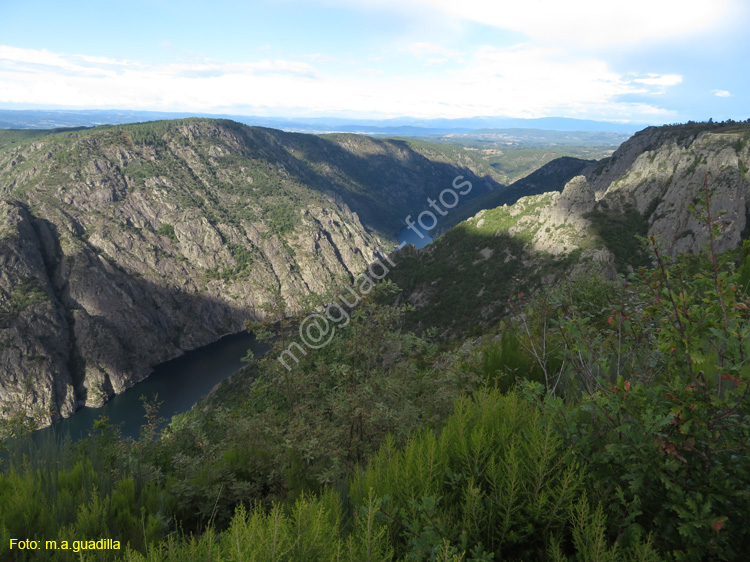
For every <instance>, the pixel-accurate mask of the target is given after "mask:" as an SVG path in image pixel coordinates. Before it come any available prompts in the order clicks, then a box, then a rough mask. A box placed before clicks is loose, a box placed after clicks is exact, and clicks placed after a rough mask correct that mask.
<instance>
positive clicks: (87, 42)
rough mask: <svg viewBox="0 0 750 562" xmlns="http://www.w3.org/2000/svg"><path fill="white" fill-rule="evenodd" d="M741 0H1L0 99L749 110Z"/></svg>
mask: <svg viewBox="0 0 750 562" xmlns="http://www.w3.org/2000/svg"><path fill="white" fill-rule="evenodd" d="M748 24H750V2H748V1H747V0H630V1H629V2H627V3H623V2H611V1H609V0H567V1H564V2H563V1H560V0H525V1H524V2H519V1H518V0H513V1H512V2H511V1H506V0H495V1H488V0H308V1H302V0H255V1H252V2H240V1H236V0H214V1H212V2H197V1H193V0H187V1H180V2H175V1H171V0H150V1H140V0H133V1H129V2H120V1H113V2H108V3H102V2H85V1H76V0H72V1H66V2H59V1H52V0H39V1H34V0H24V1H18V0H0V108H5V109H14V108H18V109H26V108H68V109H99V108H108V109H135V110H158V111H196V112H204V113H234V114H245V115H265V116H285V117H295V116H341V117H363V118H364V117H367V118H389V117H398V116H414V117H420V118H435V117H448V118H455V117H470V116H509V117H547V116H562V117H576V118H586V119H599V120H610V121H628V122H634V123H654V124H659V123H672V122H681V121H686V120H689V119H694V120H705V119H708V118H709V117H711V118H713V119H714V120H724V119H727V118H732V119H738V120H739V119H742V120H744V119H747V118H750V96H749V94H748V92H749V91H750V90H749V88H748V86H750V74H749V73H748V64H747V62H746V61H747V60H750V39H748V36H749V35H750V34H748V33H747V31H746V30H747V28H748Z"/></svg>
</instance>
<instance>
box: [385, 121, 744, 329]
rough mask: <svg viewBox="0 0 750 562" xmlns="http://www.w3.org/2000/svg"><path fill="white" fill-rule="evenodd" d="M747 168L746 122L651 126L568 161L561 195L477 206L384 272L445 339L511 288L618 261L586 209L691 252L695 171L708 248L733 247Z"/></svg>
mask: <svg viewBox="0 0 750 562" xmlns="http://www.w3.org/2000/svg"><path fill="white" fill-rule="evenodd" d="M749 169H750V124H747V123H742V124H726V125H724V124H722V125H713V124H688V125H684V126H670V127H660V128H655V127H651V128H648V129H645V130H644V131H641V132H640V133H638V134H636V135H635V136H634V137H632V138H631V139H630V140H628V141H627V142H625V143H623V145H622V146H621V147H620V148H619V149H618V150H617V151H616V152H615V154H614V155H613V156H612V157H610V158H608V159H605V160H603V161H601V162H599V163H597V164H595V165H590V166H587V167H583V168H582V169H580V171H579V172H578V173H579V175H577V176H576V177H573V178H572V179H571V180H570V181H568V182H567V183H566V184H565V187H564V188H563V190H562V193H557V192H550V193H545V194H541V195H534V196H529V197H522V198H520V199H518V200H517V202H515V203H514V204H512V205H503V206H501V207H497V208H494V209H489V210H483V211H480V212H479V213H477V214H476V215H475V216H473V217H472V218H470V219H468V220H466V221H464V222H462V223H461V224H459V225H458V226H457V227H456V228H454V229H452V230H449V231H448V232H446V233H445V234H444V235H443V236H441V237H440V238H438V239H437V240H436V241H435V242H434V243H433V244H431V245H429V246H427V247H426V248H424V249H423V250H414V249H413V248H408V249H405V250H402V251H401V252H400V253H399V254H398V255H397V257H396V260H397V261H398V267H396V268H395V270H394V273H393V278H394V280H395V281H396V283H402V285H403V287H404V289H405V290H406V294H405V295H404V297H403V298H405V299H406V300H408V301H410V302H412V303H413V304H414V305H415V307H416V310H415V311H414V312H413V313H412V315H411V317H410V318H411V321H412V322H413V325H414V326H415V327H425V328H426V327H430V326H435V327H437V328H438V329H439V330H440V333H442V334H443V335H444V336H445V337H452V336H458V335H465V333H466V331H467V330H470V329H474V328H475V325H476V324H484V326H485V327H489V326H490V325H492V323H493V322H495V321H497V320H498V319H499V318H500V317H501V316H503V315H504V314H506V313H509V312H510V310H511V309H510V307H509V304H508V303H509V302H510V301H511V300H512V298H513V296H514V294H518V292H527V293H528V292H529V291H530V290H534V289H538V288H540V287H543V286H544V285H547V284H551V283H555V282H556V281H557V280H559V279H561V278H566V277H570V276H575V275H579V274H582V275H591V274H592V273H594V272H599V273H601V274H603V275H605V276H606V277H609V278H612V277H613V276H614V275H615V274H616V269H615V266H616V265H617V266H618V267H620V268H621V270H622V266H623V265H625V266H627V265H630V264H628V263H627V262H626V263H623V256H622V253H620V254H616V253H615V252H614V251H613V248H614V246H613V248H609V247H607V246H606V245H605V244H604V243H603V237H600V236H599V235H598V234H597V229H596V228H595V224H594V223H593V222H592V220H591V218H589V217H592V215H591V214H590V213H592V212H599V213H601V215H602V216H604V221H606V220H607V219H608V218H612V220H613V221H621V224H618V225H617V226H618V227H620V226H622V224H624V225H625V226H626V227H629V226H630V225H629V224H628V220H630V219H634V220H633V221H632V222H633V223H634V224H633V225H632V226H633V228H634V229H642V232H640V233H641V234H644V235H650V234H653V235H655V236H656V237H657V239H658V240H659V242H660V244H661V245H662V246H663V247H664V248H665V250H666V252H667V253H668V254H671V255H673V256H675V255H677V254H679V253H681V252H693V253H695V252H699V251H700V250H701V249H702V248H703V247H704V244H705V242H706V240H707V237H708V233H707V231H706V229H705V227H704V226H703V225H701V224H700V223H699V221H698V220H697V219H696V218H694V217H693V215H692V214H691V211H690V207H691V205H692V204H693V202H694V200H696V199H697V198H699V196H700V195H701V193H700V192H701V191H702V189H703V182H704V177H705V176H706V174H708V178H709V180H708V183H709V187H710V188H711V189H712V191H713V194H712V198H711V206H712V214H713V215H714V216H716V217H720V219H719V220H720V223H721V226H722V230H723V234H722V236H721V237H720V238H719V239H718V240H717V249H718V250H719V251H723V250H726V249H729V248H734V247H736V246H737V245H738V244H739V243H740V241H741V238H742V236H743V233H744V236H745V237H746V238H747V237H748V234H749V233H750V226H749V225H748V215H749V214H750V178H748V170H749ZM721 211H724V213H723V214H720V212H721ZM595 214H596V213H595ZM625 219H627V220H625ZM600 232H601V231H600ZM619 234H621V235H622V236H625V237H629V240H626V242H625V244H626V245H630V244H632V246H633V247H637V245H638V241H637V240H636V238H635V236H634V233H633V232H628V231H627V228H624V229H623V230H621V231H620V232H619ZM464 295H472V298H465V297H464ZM454 301H455V302H457V303H458V304H456V305H455V306H454ZM436 309H438V310H440V311H441V314H439V315H438V314H435V313H434V312H433V311H434V310H436ZM465 318H471V319H472V320H471V323H467V322H466V321H465Z"/></svg>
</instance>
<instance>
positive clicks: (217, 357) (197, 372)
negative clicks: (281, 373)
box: [33, 332, 268, 441]
mask: <svg viewBox="0 0 750 562" xmlns="http://www.w3.org/2000/svg"><path fill="white" fill-rule="evenodd" d="M267 349H268V345H267V344H265V343H263V342H258V341H256V340H255V336H254V335H252V334H250V333H249V332H240V333H238V334H232V335H229V336H224V337H223V338H221V339H220V340H218V341H216V342H214V343H212V344H209V345H206V346H204V347H200V348H198V349H194V350H192V351H188V352H187V353H185V354H184V355H181V356H179V357H177V358H175V359H172V360H171V361H167V362H166V363H162V364H161V365H157V366H156V367H155V368H154V370H153V372H152V374H151V375H150V376H149V377H148V378H147V379H145V380H144V381H142V382H139V383H138V384H136V385H135V386H134V387H132V388H130V389H128V390H126V391H125V392H123V393H122V394H118V395H117V396H114V397H113V398H112V399H111V400H110V401H109V402H108V403H107V404H105V405H104V406H102V407H99V408H90V407H85V408H81V409H80V410H78V411H77V412H76V413H75V414H73V415H72V416H71V417H69V418H65V419H64V420H62V421H61V422H59V423H56V424H55V425H53V426H51V427H46V428H44V429H40V430H39V431H36V432H34V434H33V438H34V440H37V439H44V438H47V437H50V436H57V437H59V436H62V435H65V434H66V433H69V434H70V437H71V438H72V439H73V440H74V441H77V440H78V439H80V438H81V437H85V436H86V435H87V434H88V432H89V431H90V430H91V428H92V427H93V425H94V420H96V419H97V418H99V417H100V416H102V415H106V416H107V417H108V418H109V420H110V422H111V423H112V424H113V425H117V424H122V425H121V428H122V435H123V437H135V438H137V437H138V435H139V434H140V428H141V425H143V423H144V421H145V418H144V409H143V404H142V401H141V397H142V396H145V397H146V399H147V400H149V401H151V400H153V398H154V397H155V396H156V395H158V401H159V402H161V403H162V404H161V407H160V408H159V417H160V418H165V420H164V424H166V423H168V421H169V418H171V417H172V416H173V415H175V414H179V413H182V412H185V411H187V410H189V409H190V408H192V406H193V404H195V403H196V402H197V401H198V400H200V399H201V398H203V397H204V396H206V395H207V394H208V393H209V392H211V389H212V388H213V387H214V386H216V385H217V384H218V383H220V382H221V381H223V380H224V379H226V378H227V377H229V376H230V375H232V374H233V373H235V372H237V371H239V370H240V369H241V368H242V367H244V366H245V365H247V363H246V362H244V361H242V359H243V358H244V357H245V356H246V355H247V352H248V351H249V350H251V351H252V352H253V355H254V356H255V357H258V356H260V355H262V354H263V353H265V352H266V350H267Z"/></svg>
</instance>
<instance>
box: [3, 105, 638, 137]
mask: <svg viewBox="0 0 750 562" xmlns="http://www.w3.org/2000/svg"><path fill="white" fill-rule="evenodd" d="M185 117H211V118H224V119H232V120H234V121H237V122H239V123H244V124H246V125H254V126H260V127H273V128H275V129H282V130H285V131H292V132H304V133H327V132H344V133H363V134H370V135H401V136H433V135H446V134H451V133H454V134H460V133H468V132H471V131H476V130H477V129H544V130H548V131H606V132H613V133H623V134H627V135H631V134H633V133H635V132H636V131H637V130H639V129H642V128H643V126H644V125H645V124H633V123H614V122H609V121H593V120H587V119H570V118H567V117H542V118H538V119H520V118H511V117H469V118H463V119H417V118H414V117H397V118H393V119H382V120H378V119H348V118H336V117H310V118H304V117H298V118H284V117H258V116H247V115H229V114H222V115H215V114H206V113H172V112H159V111H131V110H115V109H103V110H62V109H61V110H42V109H26V110H15V109H0V128H2V129H54V128H63V127H92V126H96V125H121V124H126V123H139V122H144V121H158V120H163V119H180V118H185Z"/></svg>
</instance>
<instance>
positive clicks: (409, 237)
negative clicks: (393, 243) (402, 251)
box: [398, 224, 432, 248]
mask: <svg viewBox="0 0 750 562" xmlns="http://www.w3.org/2000/svg"><path fill="white" fill-rule="evenodd" d="M415 229H416V230H417V231H418V232H419V234H417V232H415V231H414V230H415ZM427 233H428V231H427V230H425V229H423V228H420V226H419V224H415V225H413V227H412V228H408V227H407V228H405V229H403V230H402V231H401V232H399V233H398V242H399V244H404V246H405V245H406V244H414V247H415V248H424V247H425V246H427V245H428V244H432V236H430V235H429V234H427ZM420 234H421V236H420Z"/></svg>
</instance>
